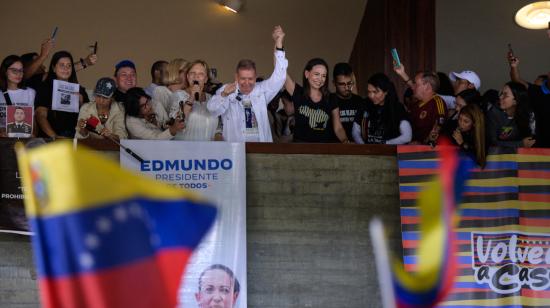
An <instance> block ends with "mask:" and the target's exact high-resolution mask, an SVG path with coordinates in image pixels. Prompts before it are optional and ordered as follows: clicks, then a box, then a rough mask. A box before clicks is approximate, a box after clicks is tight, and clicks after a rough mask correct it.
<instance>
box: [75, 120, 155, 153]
mask: <svg viewBox="0 0 550 308" xmlns="http://www.w3.org/2000/svg"><path fill="white" fill-rule="evenodd" d="M99 123H101V122H100V121H99V119H98V118H96V117H94V116H91V117H90V118H89V119H88V120H86V126H85V127H84V128H85V129H86V130H88V131H89V132H91V133H94V134H96V135H99V136H101V134H100V133H98V132H97V130H96V128H97V125H98V124H99ZM103 137H105V138H107V139H109V140H111V141H112V142H114V143H115V144H116V145H118V146H119V147H121V148H122V149H124V151H126V153H128V154H130V155H131V156H132V157H133V158H135V159H137V160H138V161H139V162H140V163H143V162H144V161H145V160H144V159H143V158H141V157H140V156H139V155H137V154H136V153H134V152H133V151H132V150H130V149H129V148H127V147H125V146H123V145H122V144H120V142H118V141H116V139H114V138H113V137H111V136H103Z"/></svg>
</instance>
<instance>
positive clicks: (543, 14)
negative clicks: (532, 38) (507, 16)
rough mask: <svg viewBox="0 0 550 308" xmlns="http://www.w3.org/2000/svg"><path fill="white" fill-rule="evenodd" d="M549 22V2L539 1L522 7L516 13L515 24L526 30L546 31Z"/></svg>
mask: <svg viewBox="0 0 550 308" xmlns="http://www.w3.org/2000/svg"><path fill="white" fill-rule="evenodd" d="M549 22H550V1H539V2H534V3H531V4H528V5H526V6H524V7H522V8H521V9H520V10H519V11H518V12H517V13H516V23H517V24H518V25H520V26H521V27H523V28H527V29H546V28H548V23H549Z"/></svg>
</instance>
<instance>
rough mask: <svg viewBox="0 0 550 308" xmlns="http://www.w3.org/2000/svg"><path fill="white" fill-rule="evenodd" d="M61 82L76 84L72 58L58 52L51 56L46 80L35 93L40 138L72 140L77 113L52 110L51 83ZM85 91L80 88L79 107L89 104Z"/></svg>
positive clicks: (66, 53) (65, 53) (69, 55)
mask: <svg viewBox="0 0 550 308" xmlns="http://www.w3.org/2000/svg"><path fill="white" fill-rule="evenodd" d="M55 79H57V80H62V81H66V82H71V83H78V79H77V78H76V71H75V68H74V66H73V56H72V55H71V54H70V53H69V52H67V51H58V52H56V53H55V54H54V55H53V56H52V61H51V62H50V67H49V69H48V75H47V77H46V80H44V82H43V83H42V84H41V85H40V87H39V88H38V91H37V93H36V99H35V103H34V105H35V107H36V122H37V123H38V126H39V127H40V132H39V136H40V137H50V138H56V137H66V138H73V137H74V134H75V127H76V123H77V121H78V112H76V113H74V112H65V111H54V110H52V94H53V93H52V92H53V81H54V80H55ZM89 101H90V100H89V98H88V95H87V94H86V89H84V87H82V86H80V89H79V106H82V104H84V103H87V102H89Z"/></svg>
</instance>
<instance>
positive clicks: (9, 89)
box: [0, 55, 36, 106]
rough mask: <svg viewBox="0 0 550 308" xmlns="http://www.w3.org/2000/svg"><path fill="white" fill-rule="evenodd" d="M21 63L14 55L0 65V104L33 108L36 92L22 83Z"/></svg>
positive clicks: (22, 71) (22, 70)
mask: <svg viewBox="0 0 550 308" xmlns="http://www.w3.org/2000/svg"><path fill="white" fill-rule="evenodd" d="M23 74H24V69H23V62H22V61H21V58H20V57H19V56H16V55H11V56H7V57H6V58H4V60H3V61H2V64H0V90H1V91H2V96H0V104H2V103H3V104H7V105H19V106H21V105H23V106H33V105H34V97H35V96H36V92H35V91H34V90H33V89H31V88H27V87H26V86H25V85H24V82H23Z"/></svg>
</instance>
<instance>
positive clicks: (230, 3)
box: [221, 0, 244, 13]
mask: <svg viewBox="0 0 550 308" xmlns="http://www.w3.org/2000/svg"><path fill="white" fill-rule="evenodd" d="M221 5H223V7H224V8H225V9H226V10H228V11H231V12H233V13H238V12H239V11H240V10H241V9H242V8H243V6H244V0H223V1H221Z"/></svg>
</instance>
